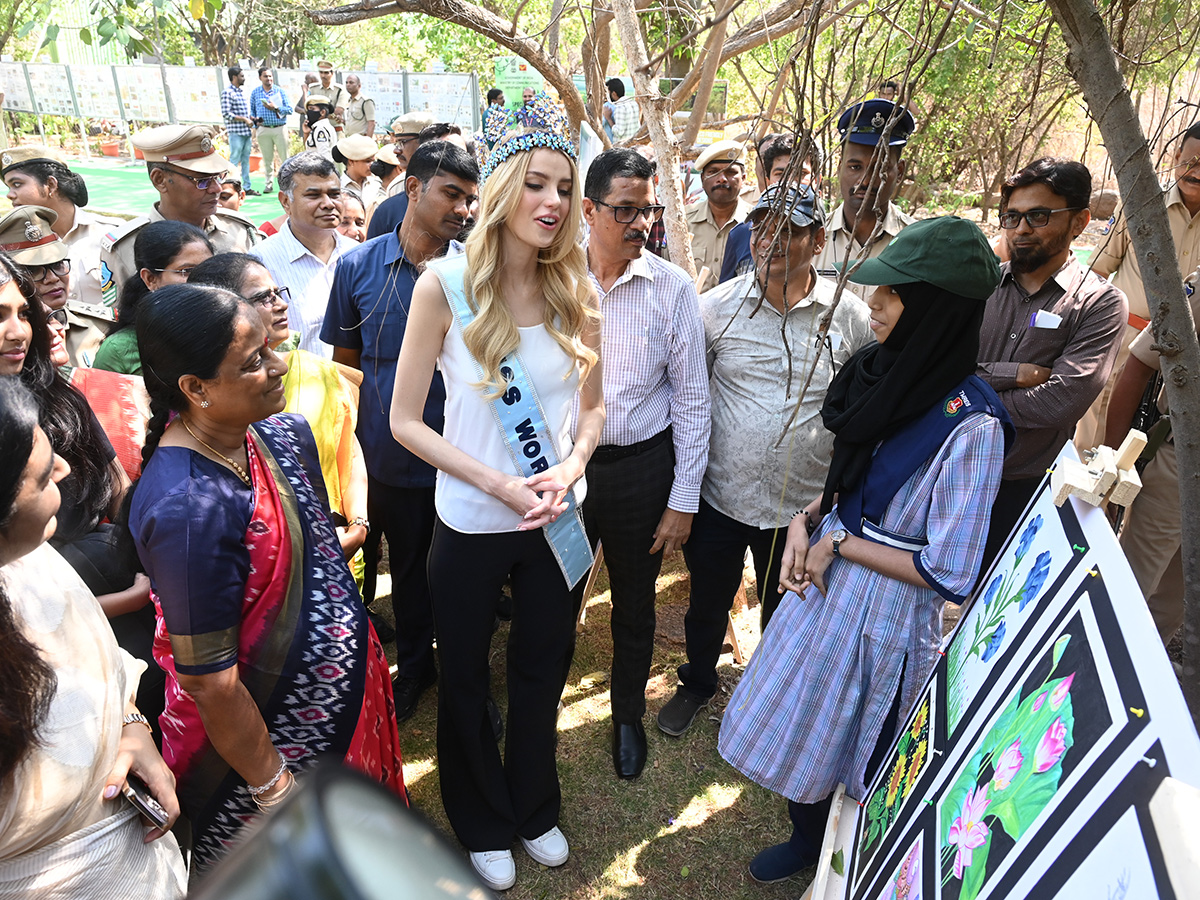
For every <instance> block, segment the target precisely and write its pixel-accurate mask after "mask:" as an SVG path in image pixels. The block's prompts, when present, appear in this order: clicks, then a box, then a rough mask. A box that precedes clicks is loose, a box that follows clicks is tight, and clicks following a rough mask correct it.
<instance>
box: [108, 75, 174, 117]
mask: <svg viewBox="0 0 1200 900" xmlns="http://www.w3.org/2000/svg"><path fill="white" fill-rule="evenodd" d="M113 68H114V69H115V70H116V73H117V87H118V89H119V90H120V92H121V105H122V106H123V107H124V109H125V121H127V122H128V121H138V122H155V123H158V122H170V121H171V112H170V110H169V109H168V108H167V92H166V88H165V87H164V86H163V79H162V69H161V68H160V67H158V66H114V67H113Z"/></svg>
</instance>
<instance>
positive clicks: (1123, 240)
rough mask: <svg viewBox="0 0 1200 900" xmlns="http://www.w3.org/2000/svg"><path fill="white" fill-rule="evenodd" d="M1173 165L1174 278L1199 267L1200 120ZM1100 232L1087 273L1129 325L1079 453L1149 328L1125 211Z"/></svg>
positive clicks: (1168, 197) (1099, 436)
mask: <svg viewBox="0 0 1200 900" xmlns="http://www.w3.org/2000/svg"><path fill="white" fill-rule="evenodd" d="M1172 164H1173V166H1174V169H1173V170H1172V172H1171V181H1170V184H1169V185H1168V186H1167V187H1166V188H1165V189H1164V190H1163V195H1164V196H1163V201H1164V202H1165V203H1166V205H1167V219H1168V220H1169V221H1170V223H1171V237H1173V238H1174V239H1175V251H1176V256H1177V258H1178V262H1179V277H1180V278H1186V277H1187V276H1188V275H1190V274H1191V273H1192V272H1194V271H1195V270H1196V267H1197V266H1200V121H1198V122H1193V123H1192V125H1191V127H1189V128H1188V129H1187V130H1186V131H1184V132H1183V134H1182V135H1181V136H1180V138H1179V146H1178V147H1176V148H1175V157H1174V159H1173V160H1172ZM1104 233H1105V234H1106V235H1107V238H1106V239H1105V241H1104V243H1102V244H1101V245H1100V250H1099V252H1098V253H1096V255H1095V256H1094V257H1093V258H1092V271H1093V272H1095V273H1096V274H1097V275H1099V276H1100V277H1101V278H1108V280H1109V281H1111V282H1112V283H1113V284H1114V285H1116V286H1117V287H1119V288H1120V289H1121V290H1122V291H1123V292H1124V294H1125V299H1126V300H1128V301H1129V322H1128V324H1127V326H1126V328H1125V331H1124V333H1123V334H1122V335H1121V350H1120V352H1119V353H1118V354H1117V364H1116V365H1115V366H1113V374H1112V376H1111V377H1110V378H1109V379H1108V384H1106V385H1105V386H1104V390H1103V391H1102V392H1101V393H1100V396H1099V397H1098V398H1097V399H1096V402H1095V403H1093V404H1092V408H1091V409H1089V410H1088V411H1087V414H1086V415H1085V416H1084V417H1083V419H1082V420H1081V421H1080V423H1079V428H1078V429H1077V430H1076V432H1075V444H1076V445H1077V446H1078V447H1079V448H1080V449H1081V450H1087V449H1090V448H1092V447H1094V446H1096V444H1098V443H1102V441H1103V438H1104V417H1105V411H1106V409H1107V407H1108V398H1109V395H1110V394H1111V392H1112V390H1113V385H1114V383H1115V382H1116V379H1117V373H1119V372H1120V371H1121V367H1122V366H1124V365H1125V360H1126V358H1127V357H1128V356H1129V347H1130V345H1131V344H1132V343H1133V339H1134V338H1135V337H1137V335H1138V332H1140V331H1143V330H1144V329H1145V328H1146V326H1147V325H1148V324H1150V308H1149V306H1148V304H1147V303H1146V289H1145V288H1144V287H1143V286H1142V271H1141V268H1140V267H1139V264H1138V260H1137V256H1136V255H1135V254H1134V252H1133V242H1132V241H1131V240H1130V239H1129V226H1128V223H1127V222H1126V221H1125V212H1124V210H1123V209H1122V208H1121V206H1120V205H1119V204H1118V206H1117V208H1116V210H1115V211H1114V213H1113V216H1112V218H1111V219H1109V220H1108V225H1107V226H1106V227H1105V229H1104ZM1182 596H1183V595H1182V594H1180V597H1181V598H1182Z"/></svg>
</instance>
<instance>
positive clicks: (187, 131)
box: [133, 125, 232, 175]
mask: <svg viewBox="0 0 1200 900" xmlns="http://www.w3.org/2000/svg"><path fill="white" fill-rule="evenodd" d="M133 146H135V147H137V148H138V149H139V150H141V151H142V155H143V156H145V157H146V162H158V163H166V164H167V165H169V166H172V167H173V168H176V169H184V170H186V171H188V172H195V173H196V174H197V175H221V174H223V173H225V172H228V171H229V170H230V168H232V166H231V165H230V162H229V160H227V159H226V158H225V157H224V156H222V155H221V154H220V153H218V152H217V150H216V147H215V146H214V145H213V130H212V128H210V127H209V126H208V125H159V126H158V127H157V128H147V129H146V130H145V131H139V132H138V133H137V134H135V135H134V136H133Z"/></svg>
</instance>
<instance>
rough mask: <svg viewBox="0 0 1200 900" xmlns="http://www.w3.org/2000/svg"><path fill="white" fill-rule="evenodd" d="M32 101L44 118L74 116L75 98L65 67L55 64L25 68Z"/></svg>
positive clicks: (41, 64)
mask: <svg viewBox="0 0 1200 900" xmlns="http://www.w3.org/2000/svg"><path fill="white" fill-rule="evenodd" d="M26 70H27V71H28V73H29V84H30V86H31V87H32V89H33V101H34V103H35V104H36V105H37V111H38V112H39V113H41V114H42V115H44V116H76V115H78V111H77V110H76V109H75V96H74V94H72V92H71V76H70V75H68V74H67V67H66V66H63V65H57V64H55V63H30V64H29V65H28V66H26Z"/></svg>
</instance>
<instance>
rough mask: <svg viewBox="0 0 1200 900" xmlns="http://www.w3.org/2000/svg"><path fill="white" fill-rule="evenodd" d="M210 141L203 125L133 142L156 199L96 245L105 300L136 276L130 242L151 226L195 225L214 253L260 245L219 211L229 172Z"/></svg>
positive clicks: (253, 233)
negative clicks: (109, 292) (156, 193)
mask: <svg viewBox="0 0 1200 900" xmlns="http://www.w3.org/2000/svg"><path fill="white" fill-rule="evenodd" d="M212 135H213V132H212V129H211V128H210V127H209V126H207V125H160V126H158V127H157V128H148V129H146V130H145V131H140V132H138V133H137V134H135V135H134V136H133V145H134V146H135V147H136V148H137V149H139V150H141V151H142V154H143V156H145V158H146V170H147V174H149V176H150V183H151V184H153V185H154V187H155V189H156V190H157V191H158V194H159V199H158V202H157V203H155V204H154V206H153V208H152V209H151V210H150V211H149V212H148V213H147V214H146V215H144V216H141V217H139V218H137V219H134V220H132V221H130V222H126V223H124V224H123V225H120V226H118V227H116V228H114V229H113V230H112V231H110V232H109V233H108V234H107V235H105V237H104V239H103V240H102V241H101V242H100V271H101V281H102V286H101V290H102V291H104V292H105V293H106V294H107V292H108V291H115V292H117V293H119V292H120V289H121V285H123V284H124V283H125V280H126V279H127V278H129V277H131V276H132V275H134V274H136V273H137V267H136V266H135V265H134V261H133V242H134V238H135V236H136V235H137V233H138V231H139V230H140V229H141V228H142V226H143V225H148V224H149V223H151V222H160V221H164V220H166V221H171V222H187V223H188V224H189V225H195V226H196V227H197V228H199V229H201V230H202V231H204V232H205V233H206V234H207V235H208V239H209V240H210V241H212V243H213V247H214V248H215V249H216V251H217V252H218V253H226V252H229V251H237V252H239V253H245V252H247V251H248V250H249V249H250V248H251V247H253V246H254V245H255V244H257V243H258V242H259V241H260V240H262V235H260V234H259V233H258V229H257V228H256V227H255V225H254V223H253V222H251V221H250V220H249V219H248V218H246V217H245V216H243V215H242V214H241V213H240V212H235V211H234V210H231V209H224V208H222V207H221V206H220V198H221V188H222V182H223V180H224V178H225V175H226V173H227V172H229V171H230V169H231V168H232V166H231V165H230V162H229V160H228V159H226V158H225V157H224V156H222V155H221V154H220V153H218V152H217V150H216V148H215V147H214V146H213V140H212ZM116 295H117V294H114V295H113V296H114V297H115V296H116Z"/></svg>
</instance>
